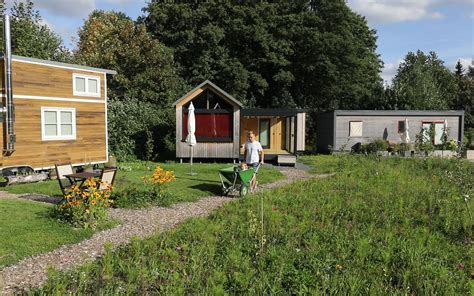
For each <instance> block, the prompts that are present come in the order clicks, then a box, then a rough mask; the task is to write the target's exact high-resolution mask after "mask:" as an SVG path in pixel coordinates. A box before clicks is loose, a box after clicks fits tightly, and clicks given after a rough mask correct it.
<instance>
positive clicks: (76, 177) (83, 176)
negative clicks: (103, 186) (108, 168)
mask: <svg viewBox="0 0 474 296" xmlns="http://www.w3.org/2000/svg"><path fill="white" fill-rule="evenodd" d="M100 175H101V172H82V173H75V174H68V175H64V177H66V178H68V179H69V180H70V181H71V183H72V184H74V183H76V181H80V182H81V184H80V185H79V187H82V184H83V183H84V182H85V181H86V180H87V179H88V178H98V177H100Z"/></svg>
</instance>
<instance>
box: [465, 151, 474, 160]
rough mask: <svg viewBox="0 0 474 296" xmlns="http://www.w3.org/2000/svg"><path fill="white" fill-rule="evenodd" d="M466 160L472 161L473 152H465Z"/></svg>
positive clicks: (473, 157)
mask: <svg viewBox="0 0 474 296" xmlns="http://www.w3.org/2000/svg"><path fill="white" fill-rule="evenodd" d="M466 159H469V160H474V150H466Z"/></svg>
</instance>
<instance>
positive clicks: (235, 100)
mask: <svg viewBox="0 0 474 296" xmlns="http://www.w3.org/2000/svg"><path fill="white" fill-rule="evenodd" d="M206 86H207V87H210V88H211V89H213V90H214V91H216V92H217V93H218V94H220V95H222V96H223V97H224V99H227V100H229V101H231V102H233V103H234V104H236V105H238V106H239V107H243V106H244V105H243V104H242V103H241V102H240V101H238V100H237V99H236V98H234V97H233V96H231V95H230V94H228V93H227V92H226V91H225V90H223V89H222V88H220V87H218V86H217V85H215V84H214V83H212V82H211V81H210V80H206V81H204V82H203V83H201V84H199V85H198V86H196V87H195V88H193V89H192V90H190V91H189V92H188V93H187V94H185V95H184V96H182V97H181V98H179V99H178V100H177V101H176V102H174V103H173V107H175V106H176V105H177V104H179V103H180V102H182V101H184V100H188V101H190V100H192V99H193V98H194V97H196V96H197V95H198V94H196V95H194V96H191V95H192V94H193V93H195V92H196V91H197V90H199V89H200V88H204V87H206Z"/></svg>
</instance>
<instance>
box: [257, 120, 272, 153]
mask: <svg viewBox="0 0 474 296" xmlns="http://www.w3.org/2000/svg"><path fill="white" fill-rule="evenodd" d="M258 134H259V137H258V139H259V140H260V144H261V145H262V148H264V149H268V148H270V119H260V124H259V129H258Z"/></svg>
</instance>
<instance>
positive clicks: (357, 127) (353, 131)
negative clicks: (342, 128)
mask: <svg viewBox="0 0 474 296" xmlns="http://www.w3.org/2000/svg"><path fill="white" fill-rule="evenodd" d="M349 137H362V121H350V122H349Z"/></svg>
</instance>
